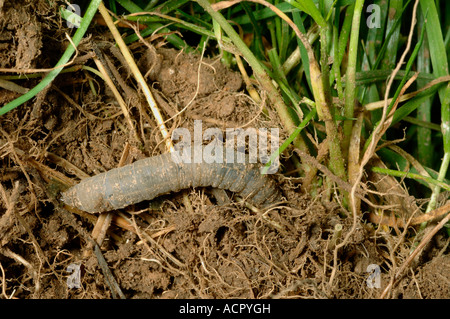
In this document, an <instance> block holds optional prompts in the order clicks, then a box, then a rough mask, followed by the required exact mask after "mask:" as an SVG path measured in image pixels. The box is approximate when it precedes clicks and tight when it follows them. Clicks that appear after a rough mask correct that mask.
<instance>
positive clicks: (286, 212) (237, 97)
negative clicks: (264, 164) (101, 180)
mask: <svg viewBox="0 0 450 319" xmlns="http://www.w3.org/2000/svg"><path fill="white" fill-rule="evenodd" d="M61 3H62V2H61ZM61 3H59V4H61ZM57 12H58V7H57V6H56V4H55V5H54V6H51V5H49V4H48V2H47V1H44V0H42V1H27V0H22V1H0V67H1V68H12V69H20V70H27V69H32V68H49V67H52V65H54V64H55V63H56V61H57V60H58V59H59V57H60V56H61V54H62V52H63V50H64V47H65V45H68V43H67V41H66V39H65V36H64V32H67V33H68V34H73V32H74V30H71V29H68V28H67V27H66V26H65V23H64V21H61V20H60V19H59V18H58V17H59V15H58V13H57ZM89 33H90V34H91V36H90V37H89V38H87V40H85V41H83V43H82V44H81V45H80V46H79V48H78V50H79V52H78V56H77V59H76V60H75V61H74V63H75V64H76V65H89V66H91V67H95V64H94V63H93V61H92V59H91V58H90V57H89V54H90V53H91V52H92V50H93V48H96V50H100V52H102V55H103V58H102V59H101V61H102V62H103V63H106V64H108V65H109V66H110V68H112V69H115V70H116V73H115V74H116V76H117V75H118V77H116V82H115V83H116V85H117V87H118V88H119V90H120V92H121V93H122V95H123V96H124V99H125V101H126V103H127V105H128V108H129V112H130V116H131V118H132V120H133V125H134V127H135V131H136V133H137V134H135V133H134V132H133V129H132V128H131V127H130V124H129V123H128V122H127V121H126V120H125V118H124V116H123V113H122V111H121V108H120V106H119V105H118V104H117V102H116V99H115V98H114V96H113V94H112V92H111V90H110V89H109V88H108V87H107V86H106V85H105V84H104V82H103V81H102V80H101V79H100V78H99V77H97V76H95V75H93V74H90V73H88V72H87V71H81V70H79V71H76V72H72V73H65V74H61V75H59V76H58V77H57V79H56V80H55V81H54V82H53V84H52V85H51V86H50V87H49V88H47V89H46V90H44V91H42V92H41V93H40V94H38V96H37V97H36V98H34V99H32V100H30V101H29V102H27V103H25V104H24V105H21V106H20V107H18V108H17V109H15V110H13V111H11V112H9V113H7V114H6V115H3V116H2V117H0V127H1V130H0V163H1V168H0V184H1V188H0V234H1V235H0V238H1V240H0V266H1V272H0V275H1V276H0V283H1V286H2V298H9V297H13V298H19V299H26V298H112V297H115V293H114V292H113V290H112V289H111V287H110V286H109V285H108V283H107V280H106V279H105V272H104V271H103V270H102V268H101V267H100V266H99V258H98V254H96V253H95V252H94V249H93V246H92V242H91V241H90V238H91V236H92V233H93V230H94V225H95V223H96V222H97V219H99V215H90V214H83V213H82V212H77V211H75V210H73V209H72V210H70V208H68V207H64V206H63V205H62V203H61V202H60V201H59V193H60V191H61V190H63V189H66V188H67V187H69V186H70V185H73V184H75V183H77V182H78V181H79V180H80V179H81V178H84V177H86V176H87V175H89V176H92V175H95V174H98V173H100V172H104V171H107V170H109V169H112V168H115V167H117V166H118V165H122V164H126V163H130V162H132V161H134V160H136V159H140V158H144V157H147V156H152V155H155V154H160V153H163V152H166V146H165V143H164V141H163V140H162V138H161V134H160V132H159V131H158V129H157V125H156V122H155V120H154V117H153V115H152V113H151V111H150V109H149V107H148V106H147V104H146V101H145V98H144V97H143V95H142V92H141V91H140V90H139V89H137V87H138V85H137V84H136V83H135V82H134V80H133V77H132V75H131V73H130V72H129V70H128V68H127V67H126V66H125V65H124V64H123V58H121V57H120V55H119V54H118V51H117V50H116V49H115V47H114V42H113V41H112V40H111V37H110V35H109V33H108V32H107V30H106V29H105V28H103V27H100V26H96V27H94V28H92V29H90V31H89ZM132 51H133V54H134V56H135V58H136V60H137V62H138V65H139V67H140V69H141V72H142V73H143V74H145V75H146V79H147V81H148V84H149V86H150V87H151V88H152V92H153V94H154V96H155V100H156V101H157V104H158V106H159V108H160V109H161V113H162V115H163V117H164V119H166V120H167V119H170V120H169V121H167V123H166V125H167V127H168V128H169V129H170V130H171V129H173V128H175V127H186V128H189V129H192V128H193V123H194V120H202V122H203V129H206V128H209V127H219V128H221V129H225V128H227V127H228V128H231V127H248V126H252V127H257V128H261V127H267V128H269V127H281V125H280V123H279V121H278V118H277V115H276V113H274V112H273V111H271V108H270V105H265V104H258V103H255V102H254V101H253V100H252V99H251V98H250V97H249V96H248V95H247V94H246V91H245V85H244V84H243V80H242V77H241V75H240V74H239V73H237V72H234V71H231V70H229V69H227V68H226V67H225V66H223V65H222V64H221V62H220V58H218V57H214V58H208V57H201V56H200V55H198V54H193V53H190V54H187V53H185V52H180V51H176V50H174V49H169V48H168V47H167V45H164V43H162V42H157V43H148V45H143V44H142V43H141V44H135V45H133V46H132ZM44 52H45V54H44ZM83 57H86V59H83ZM108 61H109V62H108ZM77 63H78V64H77ZM14 74H15V73H14ZM38 81H39V79H34V78H30V79H28V80H18V81H16V83H17V84H19V85H21V86H23V87H25V88H32V87H33V86H35V85H36V84H37V83H38ZM0 90H1V92H0V97H1V99H0V100H1V105H4V104H6V103H7V102H9V101H11V100H13V99H14V98H16V97H18V96H20V93H17V92H13V91H9V90H7V89H3V88H2V89H0ZM260 93H261V95H262V96H263V97H264V92H260ZM263 109H265V110H267V112H266V113H262V110H263ZM246 125H247V126H246ZM284 137H286V133H285V132H282V133H281V138H282V139H283V138H284ZM122 158H125V160H121V159H122ZM282 162H283V164H284V171H280V172H279V174H277V175H276V176H275V178H276V180H277V182H278V183H279V186H280V189H281V191H282V192H283V194H284V197H285V199H286V201H285V202H283V203H280V205H279V206H277V207H274V208H273V209H270V210H267V211H261V210H258V209H256V208H249V207H247V206H246V205H245V204H243V203H241V202H239V201H238V200H237V199H236V198H233V197H232V194H230V193H228V194H227V196H229V197H231V201H230V202H229V203H225V204H222V205H220V204H219V200H218V199H217V198H216V197H215V196H214V192H213V191H212V190H211V189H188V190H185V191H184V192H181V193H172V194H168V195H166V196H162V197H160V198H158V199H157V200H155V201H152V202H144V203H139V204H136V205H134V206H132V207H129V208H127V209H125V210H122V211H119V212H113V217H112V224H111V226H110V227H109V228H108V230H107V233H106V235H105V239H104V240H103V241H102V243H101V249H100V253H101V254H102V255H103V256H104V258H105V260H106V265H107V268H108V269H109V270H110V272H111V274H112V277H114V278H115V280H116V281H117V283H118V286H119V287H120V289H121V291H122V292H123V294H124V296H125V297H126V298H377V297H379V296H380V295H381V293H382V292H383V290H384V289H385V287H386V286H387V285H388V284H389V282H390V280H391V278H392V277H393V275H394V274H395V272H396V271H397V269H398V267H399V266H400V265H401V264H402V263H403V262H404V261H405V259H406V258H407V257H408V255H409V251H410V247H411V243H410V242H409V238H413V237H412V236H411V235H410V234H409V232H410V231H413V230H412V229H411V230H407V231H406V232H401V230H400V232H399V233H397V232H396V230H393V229H390V228H388V227H387V226H382V227H378V226H377V225H375V224H372V223H370V222H366V221H365V220H364V219H363V218H359V217H358V220H357V224H356V229H355V231H354V232H353V233H352V235H351V237H350V238H349V240H348V242H347V244H346V245H345V246H344V247H343V248H341V249H340V250H339V251H337V253H336V255H334V254H333V249H332V246H333V243H334V241H333V234H334V233H335V232H334V229H335V226H336V225H337V224H341V225H342V226H343V230H342V236H341V237H340V238H339V239H338V241H339V240H342V238H343V237H344V236H345V235H346V234H347V233H349V231H350V230H351V229H352V226H353V218H352V217H346V216H347V214H348V213H347V212H346V210H345V209H343V208H341V206H340V205H339V204H334V203H333V202H330V201H329V194H327V193H326V192H324V191H321V190H320V188H318V190H317V191H316V193H315V194H314V196H313V195H308V194H307V193H306V192H305V191H304V190H303V189H302V188H301V179H299V178H298V177H293V176H294V175H291V177H286V176H288V175H287V174H283V173H285V172H286V170H287V169H289V168H290V167H289V162H288V161H287V160H286V159H284V160H283V161H282ZM119 163H120V164H119ZM104 216H106V215H103V217H104ZM103 217H102V218H103ZM120 222H122V223H123V222H125V224H126V225H125V226H123V224H120ZM121 225H122V226H121ZM448 253H449V249H448V237H446V236H445V235H444V234H442V233H438V235H436V236H435V238H434V239H433V241H432V242H431V243H430V245H429V247H427V250H426V253H425V254H424V255H422V257H421V259H420V260H418V261H417V262H415V263H413V264H411V266H409V267H408V268H407V270H405V272H404V275H403V276H402V277H401V279H400V280H398V281H397V282H396V283H395V284H394V285H393V288H392V289H390V292H389V294H388V297H391V298H449V297H450V291H449V287H450V285H449V283H450V269H449V265H450V263H449V255H448ZM71 264H77V265H81V286H80V287H79V288H69V287H68V282H67V280H68V279H69V278H73V277H70V276H71V274H70V273H69V272H68V271H67V268H68V266H69V265H71ZM371 264H374V265H377V266H379V267H380V268H379V269H380V271H381V274H380V276H381V280H380V285H381V286H380V288H376V287H375V288H371V287H369V285H368V284H367V280H368V278H369V275H370V273H369V272H367V269H368V266H369V265H371ZM72 275H73V274H72Z"/></svg>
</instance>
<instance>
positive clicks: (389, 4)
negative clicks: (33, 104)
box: [0, 0, 450, 211]
mask: <svg viewBox="0 0 450 319" xmlns="http://www.w3.org/2000/svg"><path fill="white" fill-rule="evenodd" d="M98 2H99V1H98V0H97V1H91V2H90V5H89V10H88V11H87V13H86V15H85V18H84V19H83V21H82V27H81V28H80V29H79V30H78V31H77V32H76V34H75V36H74V37H73V41H74V43H75V45H77V44H78V43H79V41H80V40H81V38H82V37H83V35H84V34H85V32H86V29H87V26H88V25H89V22H90V19H91V18H92V16H93V14H94V13H95V11H96V7H97V6H98ZM414 2H415V1H414V0H408V1H406V0H391V1H381V0H375V1H373V2H370V3H369V2H367V1H366V2H364V1H363V0H356V1H350V0H336V1H332V0H315V1H313V0H302V1H300V0H291V1H276V0H272V1H268V3H269V4H270V5H271V6H272V7H268V6H266V5H263V4H262V3H255V2H252V1H248V2H238V3H235V4H233V5H231V6H229V7H225V8H221V9H220V10H215V9H216V8H213V7H211V4H210V2H209V1H208V0H197V1H187V0H169V1H157V0H153V1H137V0H136V1H130V0H115V1H114V0H109V1H107V2H106V5H108V6H109V8H110V10H111V11H113V12H114V13H115V14H117V15H122V16H123V18H125V19H128V20H130V21H139V23H140V24H143V25H145V26H146V28H145V29H144V30H142V31H141V34H142V36H147V35H150V34H152V33H153V32H155V31H156V30H157V32H159V33H167V34H168V35H166V36H165V40H166V41H167V43H168V44H167V45H168V46H171V47H175V48H178V49H184V50H186V51H198V50H199V48H202V47H203V45H202V44H203V43H204V42H205V41H206V39H209V40H208V41H209V42H208V43H210V45H209V46H208V52H207V54H208V55H210V56H214V55H219V54H220V55H221V56H222V61H223V62H224V63H226V64H227V65H228V66H229V67H230V68H233V69H235V70H238V68H237V66H236V65H235V59H233V54H235V53H238V54H240V55H242V56H243V58H244V60H245V61H246V63H247V67H248V70H251V71H250V74H251V75H252V77H253V78H255V79H256V80H257V81H258V82H259V85H260V89H262V90H265V91H266V92H267V93H268V102H269V105H270V106H271V107H272V108H274V109H275V110H276V112H277V114H278V116H279V122H280V123H281V126H282V128H283V129H284V130H285V131H286V132H287V134H288V136H289V138H288V139H287V140H286V141H284V143H283V145H282V147H281V149H280V150H279V152H283V151H285V150H286V149H289V148H291V147H296V148H299V149H301V150H302V151H303V152H306V153H309V154H311V155H313V156H315V155H317V154H318V152H319V150H318V149H317V147H316V145H319V144H321V143H323V142H324V141H325V140H326V141H327V143H326V145H327V147H328V152H326V154H328V155H327V156H326V157H325V158H324V159H322V164H325V165H326V166H328V167H329V169H330V170H331V171H332V172H333V173H334V174H335V175H337V176H338V177H339V178H341V179H343V180H345V181H349V182H352V181H353V180H354V177H355V174H356V173H355V172H356V171H357V169H358V167H359V163H354V162H353V161H351V158H355V155H357V156H356V158H359V159H361V158H362V157H363V155H364V151H365V150H366V149H368V146H369V143H370V141H371V140H372V139H374V138H375V139H376V140H375V141H376V142H377V145H378V147H377V154H378V156H379V157H380V158H381V159H382V160H383V161H384V162H385V163H386V165H387V166H388V169H379V168H373V169H375V171H377V172H378V173H380V174H385V175H390V176H392V177H395V178H397V179H398V180H399V181H403V178H404V177H407V179H406V180H405V181H404V182H405V183H406V185H407V187H408V189H409V191H410V192H411V194H413V195H415V196H416V197H420V198H428V199H429V204H428V207H427V211H430V210H432V209H434V208H435V207H436V205H437V204H438V203H437V198H438V195H439V194H440V192H441V190H442V189H446V190H448V179H449V172H448V166H449V162H450V106H449V102H450V93H449V91H450V88H449V82H448V79H444V80H443V81H441V82H440V83H437V84H436V85H433V86H431V87H430V88H427V89H426V90H424V91H423V92H421V93H419V94H418V95H416V96H414V97H413V98H411V99H409V100H407V101H404V102H400V103H399V104H398V105H396V104H395V103H394V101H392V102H391V103H389V104H388V106H387V114H388V113H389V112H390V111H391V110H393V116H392V121H391V122H388V123H389V126H388V127H385V128H383V130H382V131H381V132H382V133H383V134H382V135H380V136H375V133H376V132H377V127H379V126H380V125H381V124H382V123H380V120H381V119H382V114H383V113H382V110H381V109H376V110H370V111H368V110H366V111H364V112H365V116H364V120H363V122H362V125H361V126H359V125H358V126H356V125H355V123H356V122H355V119H356V118H357V117H358V114H359V113H360V112H361V111H363V108H364V105H366V104H369V103H373V102H377V101H382V100H383V99H384V96H385V94H386V90H387V89H388V87H387V83H388V79H389V76H390V75H391V73H392V71H393V69H394V68H395V67H396V66H397V63H398V61H399V59H400V57H401V56H402V54H403V52H404V50H405V48H406V45H407V40H408V35H409V31H410V26H411V22H410V21H411V14H412V10H413V5H414ZM223 3H224V2H219V3H218V4H219V5H220V4H223ZM372 3H373V4H375V5H379V7H380V11H379V13H380V15H379V16H373V15H372V16H371V14H374V13H373V12H367V5H369V4H372ZM215 5H217V4H215ZM145 12H149V13H148V14H145ZM448 12H450V3H448V2H446V1H433V0H420V3H419V7H418V11H417V17H418V23H417V25H416V26H415V28H414V35H413V38H412V42H411V48H410V50H409V52H408V53H407V54H406V56H405V60H404V64H403V65H401V67H400V70H399V72H398V73H397V74H396V75H395V78H394V80H393V82H392V86H391V87H390V88H389V89H390V90H389V94H388V95H389V97H390V98H391V97H394V100H395V98H396V97H398V96H399V95H400V94H401V93H402V89H403V88H404V86H405V84H406V83H407V81H408V80H409V79H411V77H412V76H413V75H414V73H415V72H420V73H419V75H418V77H417V80H416V81H414V82H413V83H412V84H411V86H410V87H409V88H408V89H407V91H406V92H411V91H416V90H420V89H421V88H423V87H425V86H426V85H427V84H429V83H430V82H431V81H433V80H435V79H438V78H441V79H442V78H443V77H446V76H448V75H449V71H448V54H449V52H450V49H449V43H450V28H449V22H448V21H449V19H446V18H448ZM375 13H376V11H375ZM389 13H391V14H389ZM130 14H137V15H133V16H128V15H130ZM370 17H372V19H377V20H376V21H377V22H379V27H375V28H369V27H368V24H367V21H368V18H370ZM372 21H375V20H372ZM237 26H239V28H238V27H237ZM173 31H178V32H179V33H174V32H173ZM238 31H241V32H243V33H244V34H251V35H252V37H251V42H250V43H248V45H247V44H246V43H244V41H243V39H242V38H241V34H240V33H239V32H238ZM127 33H128V34H129V35H128V36H127V37H126V38H125V41H126V43H128V44H130V43H132V42H134V41H137V40H138V37H137V36H136V35H134V34H131V35H130V32H129V30H127ZM181 35H182V36H181ZM306 39H309V41H306ZM214 41H216V44H218V45H217V46H216V45H215V44H214V45H211V43H212V42H214ZM73 52H74V49H73V47H72V46H69V47H68V49H67V51H66V52H65V53H64V55H63V56H62V57H61V60H60V62H58V64H57V65H56V67H58V66H60V65H63V64H65V63H66V62H67V61H68V60H69V59H70V57H71V56H72V55H73ZM62 70H63V69H62V68H57V69H55V70H54V71H52V72H50V73H49V74H48V75H47V76H46V77H45V78H44V79H43V80H42V81H41V83H39V84H38V85H37V86H36V87H35V88H33V89H31V90H30V91H29V92H27V93H26V94H24V95H23V96H21V97H20V98H18V99H17V100H14V101H12V102H10V103H8V104H7V105H5V106H3V107H2V108H0V115H2V114H5V113H7V112H9V111H11V110H13V109H14V108H16V107H18V106H20V105H21V104H23V103H25V102H26V101H28V100H29V99H30V98H32V97H33V96H35V95H36V94H37V93H38V92H39V91H41V90H42V89H43V88H44V87H45V86H47V85H48V84H49V83H50V82H51V81H52V80H53V79H54V78H55V77H56V76H57V75H58V74H59V72H61V71H62ZM0 78H3V79H4V80H9V81H14V80H15V78H14V76H11V75H9V78H8V75H5V76H0ZM305 101H310V103H307V102H305ZM360 105H362V106H360ZM379 128H380V127H379ZM355 130H357V131H355ZM352 136H353V137H354V136H361V141H362V145H361V147H357V146H358V145H356V147H355V145H352V143H354V142H352ZM310 138H316V139H317V140H316V141H311V140H310ZM398 139H402V141H400V142H397V145H398V146H399V147H401V148H402V149H403V151H405V152H406V153H408V154H410V155H411V156H413V157H414V158H415V159H416V160H417V161H418V162H419V163H420V164H421V165H422V166H423V167H424V169H425V170H427V171H429V172H435V174H434V175H432V177H429V176H421V175H420V174H419V173H418V172H412V171H401V168H402V167H406V166H405V161H407V159H405V158H404V157H403V156H402V155H401V154H396V153H394V152H393V151H392V150H389V151H387V149H386V147H384V146H383V145H387V144H389V142H390V141H394V140H398ZM358 149H359V151H360V154H354V152H355V150H358ZM350 150H352V151H351V152H350ZM321 152H323V150H321ZM292 156H294V155H292ZM297 160H300V161H299V162H300V168H301V170H300V173H299V174H300V175H301V176H304V177H307V178H305V180H307V181H310V183H311V185H319V184H320V183H316V182H314V180H316V181H317V180H320V179H322V178H323V177H322V176H321V175H320V174H318V170H317V168H315V167H314V166H313V165H311V163H307V162H306V161H304V162H303V161H302V160H301V158H300V159H297ZM296 162H298V161H296ZM373 169H372V170H373ZM405 169H406V168H405ZM424 181H425V182H424ZM328 184H329V183H328ZM328 184H326V185H328ZM342 195H343V196H344V197H347V196H348V194H346V193H345V192H342ZM344 203H346V201H344Z"/></svg>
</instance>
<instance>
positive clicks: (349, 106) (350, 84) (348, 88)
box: [342, 0, 364, 158]
mask: <svg viewBox="0 0 450 319" xmlns="http://www.w3.org/2000/svg"><path fill="white" fill-rule="evenodd" d="M363 5H364V0H356V2H355V10H354V11H353V23H352V31H351V34H350V44H349V50H348V51H349V52H348V66H347V72H346V78H345V84H346V85H345V92H344V93H345V104H344V116H345V117H346V118H353V112H354V106H355V96H356V84H355V82H356V81H355V79H356V60H357V56H358V41H359V26H360V20H361V12H362V9H363ZM352 127H353V121H352V120H346V121H344V140H343V141H342V152H343V154H344V156H345V158H347V156H348V147H349V145H350V137H351V134H352Z"/></svg>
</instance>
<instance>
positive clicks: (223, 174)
mask: <svg viewBox="0 0 450 319" xmlns="http://www.w3.org/2000/svg"><path fill="white" fill-rule="evenodd" d="M208 186H211V187H216V188H221V189H228V190H230V191H233V192H236V193H238V194H239V195H241V196H242V197H243V198H246V199H247V200H248V201H249V202H250V203H253V204H254V205H256V206H259V207H265V206H268V205H270V204H272V203H274V202H275V201H277V200H279V199H280V193H279V191H278V188H277V186H276V184H275V182H274V181H273V179H272V178H270V176H268V175H262V174H261V173H260V168H259V166H258V165H256V164H249V163H248V157H246V163H236V162H235V161H234V162H233V163H226V162H225V163H205V162H201V163H175V162H174V161H173V160H172V156H171V154H170V153H166V154H162V155H158V156H154V157H149V158H145V159H142V160H139V161H136V162H135V163H133V164H130V165H126V166H123V167H119V168H115V169H112V170H110V171H107V172H105V173H101V174H98V175H96V176H93V177H90V178H87V179H84V180H82V181H81V182H80V183H79V184H77V185H75V186H73V187H72V188H70V189H68V190H67V191H65V192H64V193H62V201H63V202H64V203H66V204H68V205H70V206H73V207H77V208H79V209H81V210H83V211H86V212H89V213H96V212H105V211H109V210H113V209H120V208H124V207H126V206H128V205H131V204H136V203H139V202H141V201H144V200H151V199H153V198H155V197H158V196H160V195H163V194H167V193H169V192H177V191H180V190H182V189H186V188H190V187H208Z"/></svg>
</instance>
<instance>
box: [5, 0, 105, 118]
mask: <svg viewBox="0 0 450 319" xmlns="http://www.w3.org/2000/svg"><path fill="white" fill-rule="evenodd" d="M100 3H101V0H92V1H91V2H90V3H89V6H88V7H87V9H86V13H85V14H84V17H83V18H82V19H81V23H80V27H79V28H78V29H77V31H76V32H75V34H74V36H73V38H72V40H71V41H72V43H71V44H69V45H68V46H67V49H66V51H64V53H63V55H62V56H61V58H60V59H59V61H58V63H56V65H55V68H54V69H53V70H52V71H50V72H49V73H48V74H47V75H46V76H45V78H44V79H43V80H42V81H41V82H39V84H38V85H36V86H35V87H34V88H32V89H31V90H29V91H28V92H27V93H25V94H24V95H22V96H20V97H19V98H17V99H15V100H13V101H11V102H9V103H8V104H6V105H5V106H3V107H2V108H0V115H3V114H5V113H7V112H9V111H11V110H13V109H15V108H16V107H18V106H19V105H22V104H23V103H25V102H26V101H28V100H30V99H31V98H33V97H34V96H36V95H37V94H38V93H39V92H41V91H42V90H43V89H44V88H45V87H46V86H47V85H49V84H51V83H52V81H53V80H54V79H55V78H56V76H58V74H59V73H60V72H61V71H62V69H63V66H64V65H66V64H67V62H68V61H69V59H70V58H71V57H72V55H73V53H74V52H75V47H76V46H77V45H78V44H79V43H80V41H81V39H82V38H83V36H84V34H85V33H86V31H87V29H88V27H89V25H90V24H91V21H92V18H93V17H94V15H95V13H96V12H97V8H98V6H99V5H100Z"/></svg>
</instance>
